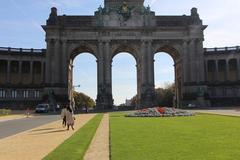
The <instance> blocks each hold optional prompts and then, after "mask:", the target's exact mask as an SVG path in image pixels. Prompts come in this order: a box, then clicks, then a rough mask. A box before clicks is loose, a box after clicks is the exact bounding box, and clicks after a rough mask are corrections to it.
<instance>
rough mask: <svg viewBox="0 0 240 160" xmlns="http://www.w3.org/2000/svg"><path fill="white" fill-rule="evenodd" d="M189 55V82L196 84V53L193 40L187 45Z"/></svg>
mask: <svg viewBox="0 0 240 160" xmlns="http://www.w3.org/2000/svg"><path fill="white" fill-rule="evenodd" d="M189 53H190V55H189V56H190V63H191V68H189V69H190V73H191V77H190V81H191V82H196V74H197V73H196V61H195V58H196V53H195V39H192V40H190V43H189Z"/></svg>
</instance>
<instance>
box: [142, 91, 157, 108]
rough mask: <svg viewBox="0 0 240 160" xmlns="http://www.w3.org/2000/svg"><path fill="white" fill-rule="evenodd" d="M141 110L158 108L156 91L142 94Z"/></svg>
mask: <svg viewBox="0 0 240 160" xmlns="http://www.w3.org/2000/svg"><path fill="white" fill-rule="evenodd" d="M139 107H140V108H151V107H156V94H155V92H154V91H146V92H145V93H143V94H141V99H140V106H139Z"/></svg>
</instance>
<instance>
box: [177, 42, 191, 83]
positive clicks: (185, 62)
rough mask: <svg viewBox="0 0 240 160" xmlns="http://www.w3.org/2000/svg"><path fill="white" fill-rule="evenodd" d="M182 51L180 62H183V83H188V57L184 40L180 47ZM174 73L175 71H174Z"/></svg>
mask: <svg viewBox="0 0 240 160" xmlns="http://www.w3.org/2000/svg"><path fill="white" fill-rule="evenodd" d="M182 50H183V59H182V62H183V69H182V71H183V76H184V82H188V81H189V77H190V76H189V74H190V72H189V69H190V67H189V55H188V44H187V41H186V40H184V41H183V45H182ZM175 72H176V70H175Z"/></svg>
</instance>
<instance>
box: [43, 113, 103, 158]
mask: <svg viewBox="0 0 240 160" xmlns="http://www.w3.org/2000/svg"><path fill="white" fill-rule="evenodd" d="M102 117H103V115H102V114H98V115H96V116H95V117H94V118H93V119H91V120H90V121H89V122H88V123H87V124H85V125H84V126H83V127H82V128H80V129H79V130H78V131H77V132H76V133H75V134H74V135H73V136H71V137H70V138H69V139H67V140H66V141H65V142H63V144H61V145H60V146H58V147H57V148H56V149H55V150H54V151H53V152H51V153H50V154H49V155H47V156H46V157H45V158H44V160H71V159H72V160H82V159H83V156H84V154H85V152H86V150H87V149H88V147H89V145H90V143H91V140H92V138H93V136H94V134H95V132H96V130H97V128H98V126H99V123H100V121H101V119H102Z"/></svg>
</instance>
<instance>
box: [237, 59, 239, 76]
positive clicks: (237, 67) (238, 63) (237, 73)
mask: <svg viewBox="0 0 240 160" xmlns="http://www.w3.org/2000/svg"><path fill="white" fill-rule="evenodd" d="M237 75H238V80H240V63H239V59H238V58H237Z"/></svg>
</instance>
